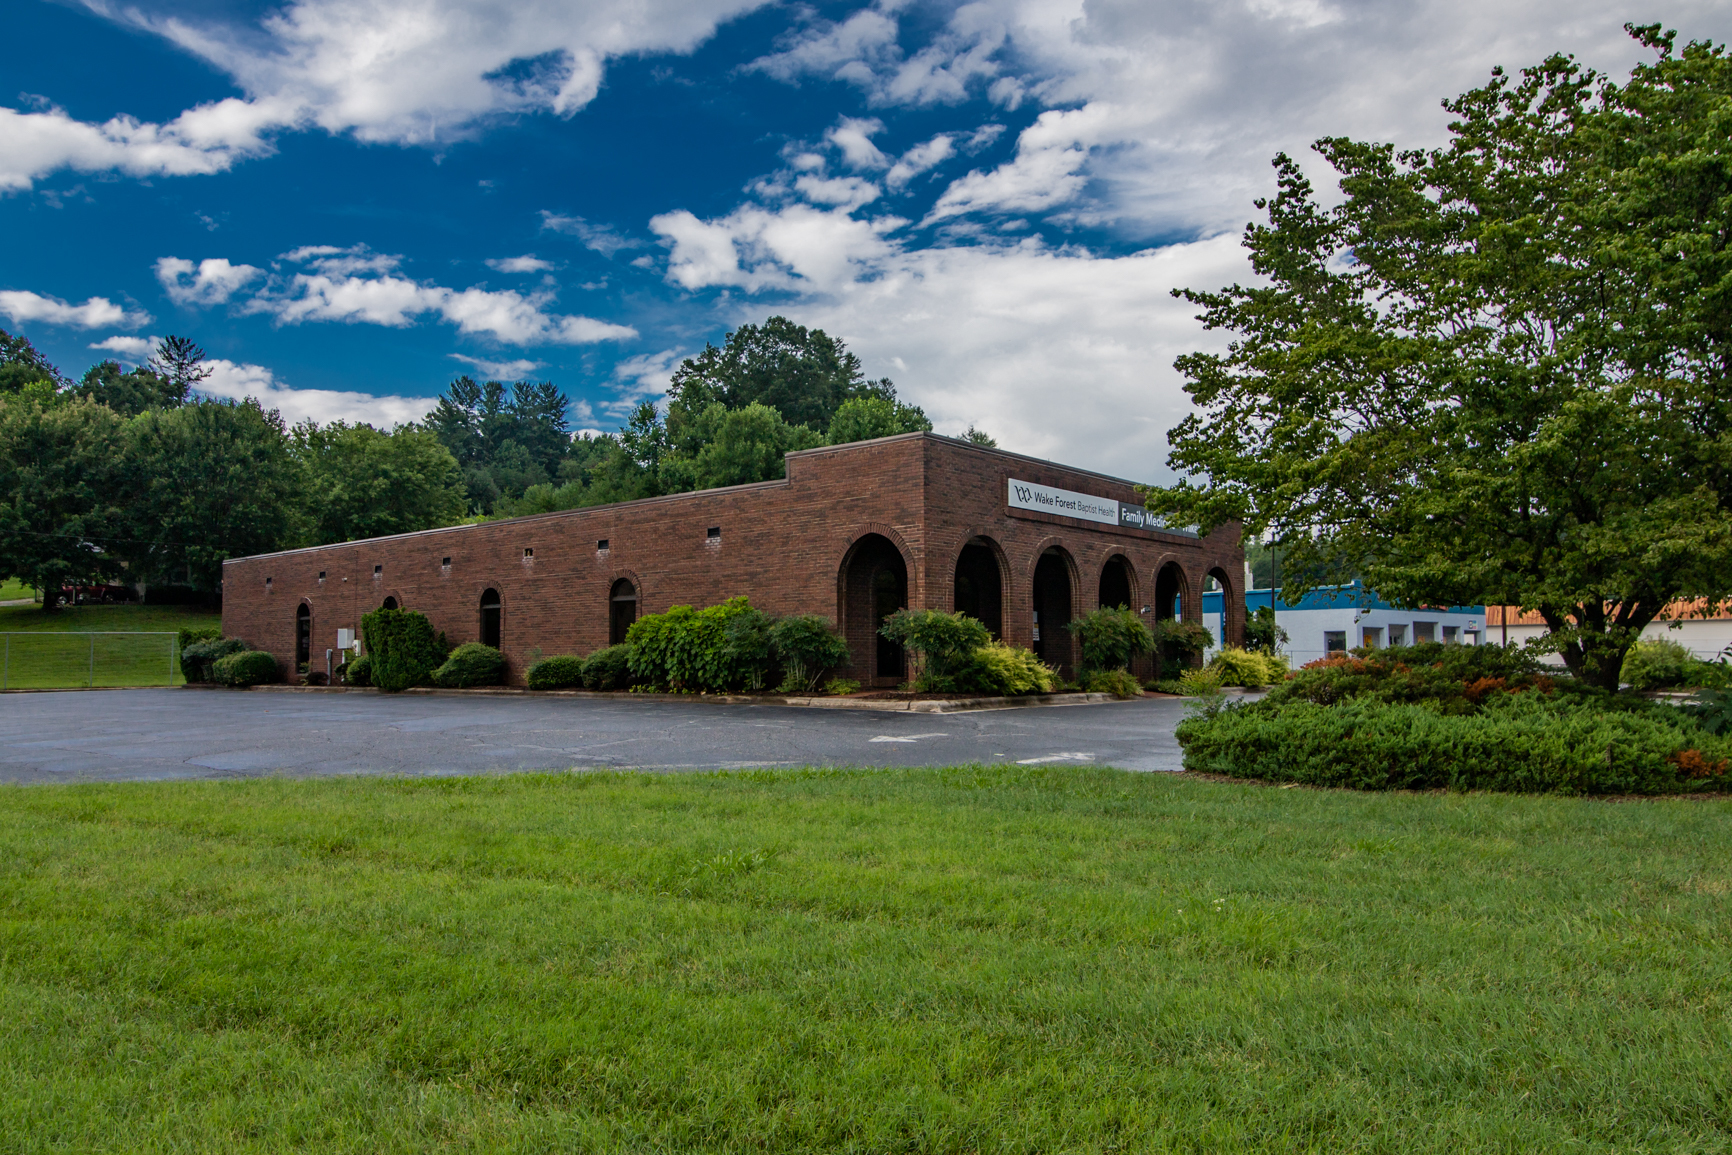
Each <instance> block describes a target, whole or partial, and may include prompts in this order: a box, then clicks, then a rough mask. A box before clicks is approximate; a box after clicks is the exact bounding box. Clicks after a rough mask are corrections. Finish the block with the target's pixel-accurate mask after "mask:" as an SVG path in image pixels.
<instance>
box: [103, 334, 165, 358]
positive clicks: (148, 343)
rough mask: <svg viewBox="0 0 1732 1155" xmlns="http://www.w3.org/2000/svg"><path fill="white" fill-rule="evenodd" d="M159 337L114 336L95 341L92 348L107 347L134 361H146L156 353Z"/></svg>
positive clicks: (109, 350)
mask: <svg viewBox="0 0 1732 1155" xmlns="http://www.w3.org/2000/svg"><path fill="white" fill-rule="evenodd" d="M156 343H157V338H155V337H122V336H118V335H117V336H113V337H107V338H104V339H103V340H101V341H96V342H94V343H93V344H92V345H91V346H90V347H91V348H92V349H105V350H107V351H108V352H110V353H119V354H120V355H121V356H122V357H126V358H128V359H129V360H133V361H140V362H142V361H144V360H146V359H148V358H150V357H152V356H154V355H155V353H156Z"/></svg>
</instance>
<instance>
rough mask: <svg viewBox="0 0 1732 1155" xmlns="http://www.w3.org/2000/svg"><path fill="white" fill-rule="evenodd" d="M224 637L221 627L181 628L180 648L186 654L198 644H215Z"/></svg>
mask: <svg viewBox="0 0 1732 1155" xmlns="http://www.w3.org/2000/svg"><path fill="white" fill-rule="evenodd" d="M222 636H223V629H222V627H221V626H182V627H181V628H180V648H181V652H182V653H184V652H185V651H186V648H187V647H188V646H191V645H195V644H196V643H198V642H214V641H216V640H217V639H218V638H221V637H222Z"/></svg>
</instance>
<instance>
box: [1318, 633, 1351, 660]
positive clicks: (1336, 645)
mask: <svg viewBox="0 0 1732 1155" xmlns="http://www.w3.org/2000/svg"><path fill="white" fill-rule="evenodd" d="M1323 652H1324V653H1326V654H1341V653H1346V652H1347V631H1346V630H1324V631H1323Z"/></svg>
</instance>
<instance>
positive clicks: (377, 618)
mask: <svg viewBox="0 0 1732 1155" xmlns="http://www.w3.org/2000/svg"><path fill="white" fill-rule="evenodd" d="M361 636H362V637H364V638H365V639H366V640H367V656H368V657H369V658H371V659H372V662H371V665H370V667H369V670H368V673H369V676H370V678H371V680H372V684H373V685H375V686H377V687H379V689H381V690H384V691H386V692H388V693H395V692H396V691H398V690H407V689H408V688H409V687H410V686H425V685H426V684H427V683H428V682H429V681H430V680H432V677H433V671H434V670H437V669H438V668H439V667H440V666H442V665H444V664H445V650H444V648H443V647H442V646H440V644H439V637H438V635H437V634H435V633H434V632H433V623H432V622H430V621H428V620H427V617H426V615H425V614H420V613H417V612H415V611H414V610H383V609H381V610H374V611H373V612H372V613H370V614H365V615H363V616H362V618H361Z"/></svg>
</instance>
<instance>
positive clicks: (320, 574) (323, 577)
mask: <svg viewBox="0 0 1732 1155" xmlns="http://www.w3.org/2000/svg"><path fill="white" fill-rule="evenodd" d="M319 580H320V581H324V580H325V571H324V570H320V571H319Z"/></svg>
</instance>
